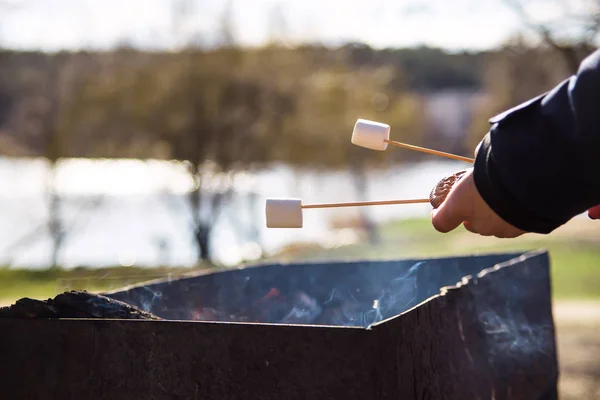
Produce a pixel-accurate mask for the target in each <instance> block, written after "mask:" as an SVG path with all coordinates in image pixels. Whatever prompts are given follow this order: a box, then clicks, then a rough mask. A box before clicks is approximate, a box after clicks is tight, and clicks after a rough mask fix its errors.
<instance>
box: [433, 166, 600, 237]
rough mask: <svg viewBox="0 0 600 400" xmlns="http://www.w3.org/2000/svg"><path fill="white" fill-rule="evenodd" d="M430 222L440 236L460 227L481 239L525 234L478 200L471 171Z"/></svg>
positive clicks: (456, 186)
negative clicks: (483, 237)
mask: <svg viewBox="0 0 600 400" xmlns="http://www.w3.org/2000/svg"><path fill="white" fill-rule="evenodd" d="M598 211H599V212H600V206H599V207H598ZM431 222H432V224H433V226H434V228H435V229H436V230H437V231H438V232H441V233H448V232H450V231H453V230H454V229H456V228H457V227H458V226H460V225H461V224H462V225H463V226H464V227H465V229H466V230H468V231H469V232H471V233H475V234H478V235H481V236H495V237H497V238H515V237H518V236H521V235H523V234H524V233H525V232H524V231H521V230H519V229H518V228H516V227H514V226H512V225H511V224H509V223H508V222H506V221H504V220H503V219H502V218H500V216H498V215H497V214H496V213H495V212H494V211H493V210H492V209H491V208H490V207H489V206H488V205H487V203H486V202H485V201H484V200H483V198H481V196H480V195H479V192H478V191H477V188H476V187H475V182H474V180H473V170H472V169H471V170H469V171H468V172H467V173H466V174H465V175H464V176H463V177H462V179H460V180H459V181H458V182H456V183H455V184H454V187H453V188H452V189H451V190H450V192H449V193H448V196H447V197H446V199H445V201H444V202H443V203H442V205H441V206H440V207H439V208H438V209H436V210H433V211H432V213H431Z"/></svg>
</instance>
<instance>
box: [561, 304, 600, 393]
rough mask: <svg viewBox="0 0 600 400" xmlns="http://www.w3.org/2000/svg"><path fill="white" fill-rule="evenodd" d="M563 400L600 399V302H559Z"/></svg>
mask: <svg viewBox="0 0 600 400" xmlns="http://www.w3.org/2000/svg"><path fill="white" fill-rule="evenodd" d="M554 319H555V324H556V329H557V338H556V339H557V342H558V357H559V365H560V374H561V376H560V383H559V392H560V399H561V400H575V399H577V400H600V302H599V301H561V302H557V303H555V306H554Z"/></svg>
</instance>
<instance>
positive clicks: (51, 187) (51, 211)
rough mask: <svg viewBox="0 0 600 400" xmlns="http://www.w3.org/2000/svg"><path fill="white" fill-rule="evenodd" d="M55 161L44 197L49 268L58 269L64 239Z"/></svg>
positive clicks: (51, 166)
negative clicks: (48, 244) (46, 205)
mask: <svg viewBox="0 0 600 400" xmlns="http://www.w3.org/2000/svg"><path fill="white" fill-rule="evenodd" d="M56 167H57V164H56V161H51V165H50V171H49V173H48V177H47V182H46V195H47V197H48V225H47V226H48V233H49V234H50V240H51V242H52V245H51V255H50V266H51V267H52V268H58V267H59V266H60V265H59V257H60V251H61V249H62V246H63V243H64V239H65V229H64V226H63V223H62V217H61V203H62V199H61V197H60V194H58V192H57V191H56Z"/></svg>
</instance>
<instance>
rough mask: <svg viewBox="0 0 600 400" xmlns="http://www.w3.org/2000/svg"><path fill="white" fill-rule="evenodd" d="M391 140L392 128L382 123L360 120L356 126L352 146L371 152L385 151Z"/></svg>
mask: <svg viewBox="0 0 600 400" xmlns="http://www.w3.org/2000/svg"><path fill="white" fill-rule="evenodd" d="M389 139H390V126H389V125H387V124H383V123H381V122H375V121H369V120H366V119H359V120H358V121H356V124H354V131H353V132H352V144H355V145H357V146H360V147H366V148H367V149H371V150H379V151H384V150H385V149H387V147H388V144H387V142H386V141H385V140H389Z"/></svg>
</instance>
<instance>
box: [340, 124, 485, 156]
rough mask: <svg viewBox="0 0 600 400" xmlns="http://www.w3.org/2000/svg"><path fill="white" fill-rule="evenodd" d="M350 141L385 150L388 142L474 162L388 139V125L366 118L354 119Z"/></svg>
mask: <svg viewBox="0 0 600 400" xmlns="http://www.w3.org/2000/svg"><path fill="white" fill-rule="evenodd" d="M351 142H352V144H355V145H357V146H360V147H365V148H367V149H371V150H378V151H385V150H386V149H387V147H388V144H391V145H392V146H396V147H402V148H405V149H409V150H414V151H420V152H422V153H428V154H433V155H436V156H440V157H446V158H451V159H453V160H459V161H466V162H468V163H473V162H474V160H473V159H472V158H468V157H463V156H458V155H456V154H450V153H444V152H443V151H438V150H432V149H427V148H425V147H419V146H413V145H411V144H406V143H401V142H396V141H394V140H390V126H389V125H387V124H383V123H381V122H375V121H369V120H366V119H359V120H357V121H356V124H354V130H353V131H352V139H351Z"/></svg>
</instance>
